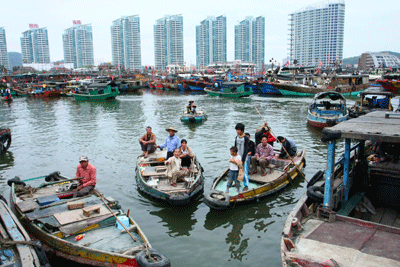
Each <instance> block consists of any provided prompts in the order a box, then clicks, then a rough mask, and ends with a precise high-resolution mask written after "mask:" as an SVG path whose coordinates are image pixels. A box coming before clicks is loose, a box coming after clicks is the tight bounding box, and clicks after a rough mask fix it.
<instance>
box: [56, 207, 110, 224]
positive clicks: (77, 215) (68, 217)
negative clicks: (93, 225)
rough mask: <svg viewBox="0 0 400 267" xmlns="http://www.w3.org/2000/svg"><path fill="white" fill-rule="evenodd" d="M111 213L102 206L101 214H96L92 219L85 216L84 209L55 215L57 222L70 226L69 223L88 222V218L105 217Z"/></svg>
mask: <svg viewBox="0 0 400 267" xmlns="http://www.w3.org/2000/svg"><path fill="white" fill-rule="evenodd" d="M110 213H111V212H110V211H109V210H108V209H107V208H106V207H105V206H101V207H100V212H99V213H95V214H93V215H92V216H90V217H85V216H84V215H83V211H82V209H79V210H70V211H66V212H62V213H56V214H54V217H55V218H56V219H57V221H58V222H59V223H60V224H61V225H65V224H68V223H72V222H79V221H82V220H86V219H88V218H91V219H92V218H95V217H99V216H103V215H107V214H110Z"/></svg>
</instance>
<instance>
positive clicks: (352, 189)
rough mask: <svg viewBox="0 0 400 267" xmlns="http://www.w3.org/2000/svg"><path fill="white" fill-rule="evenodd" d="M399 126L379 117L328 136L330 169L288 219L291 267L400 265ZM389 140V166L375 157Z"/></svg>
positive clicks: (285, 259) (285, 234) (284, 243)
mask: <svg viewBox="0 0 400 267" xmlns="http://www.w3.org/2000/svg"><path fill="white" fill-rule="evenodd" d="M399 127H400V120H399V114H398V113H394V112H385V111H375V112H371V113H368V114H366V115H364V116H360V117H358V118H354V119H351V120H348V121H345V122H342V123H340V124H338V125H335V126H333V127H329V128H325V129H323V130H322V134H323V137H322V140H323V141H325V142H327V146H328V150H327V169H326V170H325V171H322V170H320V171H318V172H317V173H316V175H314V177H315V178H316V179H315V181H314V183H313V185H310V186H308V188H307V192H306V193H305V194H304V196H303V197H301V198H300V200H299V201H298V203H297V204H296V205H295V207H294V208H293V210H292V211H291V212H290V214H289V216H288V217H287V219H286V221H285V224H284V227H283V231H282V235H281V259H282V265H283V266H332V267H333V266H400V247H399V246H398V240H399V239H400V223H399V219H398V218H399V212H400V197H399V194H398V192H399V190H400V184H399V179H400V175H399V173H400V164H399V162H398V159H396V157H397V158H398V156H399V154H398V151H399V149H398V147H399V145H400V136H399V135H398V132H397V129H399ZM371 129H376V130H371ZM342 138H343V139H342ZM339 140H344V156H343V157H342V159H340V160H339V161H338V162H335V160H336V158H338V157H337V154H336V153H335V151H336V149H335V148H336V143H337V142H338V141H339ZM382 141H383V142H385V144H387V145H390V147H391V148H392V149H391V150H386V152H387V160H385V161H384V162H380V160H376V159H377V158H376V156H375V155H373V154H371V153H373V151H371V147H373V146H374V145H373V142H382ZM378 144H379V143H378ZM352 145H353V146H352ZM395 147H397V149H396V148H395ZM339 153H340V154H342V153H343V150H340V152H339ZM314 177H313V178H314ZM311 180H312V179H311ZM311 180H310V182H311Z"/></svg>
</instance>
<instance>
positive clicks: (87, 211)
mask: <svg viewBox="0 0 400 267" xmlns="http://www.w3.org/2000/svg"><path fill="white" fill-rule="evenodd" d="M100 207H101V205H95V206H90V207H87V208H83V209H82V211H83V215H85V216H86V217H90V213H91V212H94V213H100Z"/></svg>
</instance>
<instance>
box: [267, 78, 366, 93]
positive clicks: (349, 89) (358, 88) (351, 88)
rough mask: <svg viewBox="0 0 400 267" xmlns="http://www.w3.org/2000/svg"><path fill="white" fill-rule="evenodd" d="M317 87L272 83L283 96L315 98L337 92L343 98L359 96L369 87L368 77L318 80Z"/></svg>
mask: <svg viewBox="0 0 400 267" xmlns="http://www.w3.org/2000/svg"><path fill="white" fill-rule="evenodd" d="M316 80H318V81H319V83H317V82H315V83H317V85H316V86H312V85H306V84H300V83H296V82H294V83H293V82H282V83H280V82H273V83H271V84H272V85H273V87H274V88H276V89H277V90H278V91H279V92H280V93H281V94H282V95H283V96H291V97H314V95H316V94H318V93H322V92H327V91H336V92H338V93H341V94H342V95H343V96H345V97H346V96H357V95H358V94H359V93H360V92H362V91H364V90H365V89H366V88H368V87H369V79H368V75H336V76H334V77H332V80H329V79H326V80H323V79H321V78H318V79H317V78H316Z"/></svg>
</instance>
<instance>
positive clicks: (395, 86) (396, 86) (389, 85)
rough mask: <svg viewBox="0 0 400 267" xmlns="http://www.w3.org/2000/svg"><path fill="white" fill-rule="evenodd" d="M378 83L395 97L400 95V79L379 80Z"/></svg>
mask: <svg viewBox="0 0 400 267" xmlns="http://www.w3.org/2000/svg"><path fill="white" fill-rule="evenodd" d="M376 82H377V83H379V84H380V85H381V86H382V87H383V88H384V89H385V90H386V91H388V92H392V93H393V94H395V95H398V94H400V79H399V80H390V79H377V80H376Z"/></svg>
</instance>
